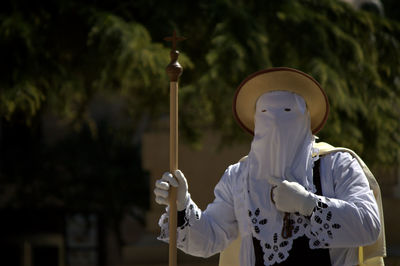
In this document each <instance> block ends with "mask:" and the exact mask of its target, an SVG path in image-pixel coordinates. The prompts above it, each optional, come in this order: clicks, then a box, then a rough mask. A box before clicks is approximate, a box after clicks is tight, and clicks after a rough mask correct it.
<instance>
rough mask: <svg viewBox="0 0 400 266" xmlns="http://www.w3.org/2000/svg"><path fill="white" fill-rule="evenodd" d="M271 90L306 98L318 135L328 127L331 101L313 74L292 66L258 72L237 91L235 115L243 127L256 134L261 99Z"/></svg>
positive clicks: (312, 129)
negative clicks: (256, 112)
mask: <svg viewBox="0 0 400 266" xmlns="http://www.w3.org/2000/svg"><path fill="white" fill-rule="evenodd" d="M271 91H290V92H293V93H296V94H298V95H300V96H302V97H303V99H304V100H305V102H306V104H307V109H308V111H309V113H310V118H311V131H312V133H313V134H316V133H317V132H318V131H320V130H321V129H322V127H323V126H324V125H325V122H326V120H327V118H328V113H329V103H328V98H327V96H326V94H325V92H324V91H323V89H322V88H321V86H320V85H319V83H318V82H317V81H316V80H315V79H313V78H312V77H311V76H310V75H307V74H306V73H303V72H301V71H299V70H296V69H293V68H288V67H276V68H269V69H265V70H261V71H258V72H256V73H254V74H252V75H250V76H248V77H247V78H246V79H245V80H244V81H243V82H242V83H241V84H240V85H239V87H238V88H237V90H236V93H235V98H234V99H233V114H234V116H235V118H236V120H237V121H238V123H239V125H240V126H241V127H242V128H243V129H244V130H245V131H247V132H249V133H250V134H253V135H254V113H255V109H256V102H257V99H258V98H259V97H260V96H261V95H263V94H264V93H267V92H271Z"/></svg>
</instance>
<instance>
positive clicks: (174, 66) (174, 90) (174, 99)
mask: <svg viewBox="0 0 400 266" xmlns="http://www.w3.org/2000/svg"><path fill="white" fill-rule="evenodd" d="M184 39H185V38H183V37H176V32H175V31H174V33H173V35H172V37H166V38H164V40H166V41H171V42H172V50H171V52H170V57H171V62H170V63H169V65H168V66H167V74H168V76H169V79H170V89H171V91H170V107H169V171H170V173H172V174H174V173H175V170H177V169H178V79H179V77H180V76H181V74H182V71H183V68H182V66H181V65H180V64H179V63H178V56H179V52H178V51H177V50H176V43H177V42H179V41H182V40H184ZM176 196H177V189H176V188H174V187H172V186H171V188H170V195H169V264H168V265H169V266H176V265H177V256H176V229H177V209H176Z"/></svg>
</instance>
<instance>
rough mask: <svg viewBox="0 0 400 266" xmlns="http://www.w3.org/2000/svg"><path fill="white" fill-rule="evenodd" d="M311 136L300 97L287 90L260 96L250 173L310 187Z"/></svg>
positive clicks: (250, 155)
mask: <svg viewBox="0 0 400 266" xmlns="http://www.w3.org/2000/svg"><path fill="white" fill-rule="evenodd" d="M313 142H314V137H313V135H312V133H311V129H310V116H309V114H308V111H307V106H306V103H305V101H304V100H303V98H302V97H301V96H299V95H297V94H295V93H292V92H288V91H273V92H269V93H266V94H263V95H261V96H260V98H259V99H258V101H257V104H256V112H255V129H254V139H253V142H252V144H251V151H250V153H249V159H250V161H251V164H250V177H251V178H256V179H266V178H267V176H274V177H279V178H282V179H286V180H289V181H296V182H298V183H300V184H301V185H303V186H304V187H306V189H308V190H311V191H313V190H314V189H313V186H312V165H311V164H312V161H311V152H312V150H311V149H312V144H313Z"/></svg>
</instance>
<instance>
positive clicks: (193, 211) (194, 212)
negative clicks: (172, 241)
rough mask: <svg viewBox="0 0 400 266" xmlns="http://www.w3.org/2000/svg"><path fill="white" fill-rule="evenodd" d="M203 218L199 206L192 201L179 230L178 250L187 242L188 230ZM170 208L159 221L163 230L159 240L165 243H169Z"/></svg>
mask: <svg viewBox="0 0 400 266" xmlns="http://www.w3.org/2000/svg"><path fill="white" fill-rule="evenodd" d="M200 218H201V210H200V209H199V207H197V205H196V204H195V203H194V202H193V201H192V200H190V202H189V204H188V207H187V208H186V209H185V217H184V223H183V225H180V226H179V227H178V228H177V246H178V248H181V247H183V243H184V242H185V241H186V234H187V230H188V228H189V227H190V226H191V225H192V224H193V223H194V222H195V221H196V220H200ZM168 221H169V208H168V207H167V208H166V212H165V213H164V214H163V215H162V216H161V218H160V220H159V221H158V225H159V226H160V228H161V232H160V236H159V237H158V238H157V239H159V240H162V241H164V242H168V241H169V227H168V226H169V223H168Z"/></svg>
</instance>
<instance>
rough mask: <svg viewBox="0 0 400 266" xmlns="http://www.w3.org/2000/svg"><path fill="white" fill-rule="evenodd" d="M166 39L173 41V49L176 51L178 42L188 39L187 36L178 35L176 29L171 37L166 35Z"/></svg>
mask: <svg viewBox="0 0 400 266" xmlns="http://www.w3.org/2000/svg"><path fill="white" fill-rule="evenodd" d="M164 40H166V41H167V42H172V50H173V51H175V50H176V43H177V42H180V41H183V40H186V38H185V37H176V31H175V30H174V33H173V34H172V36H171V37H165V38H164Z"/></svg>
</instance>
